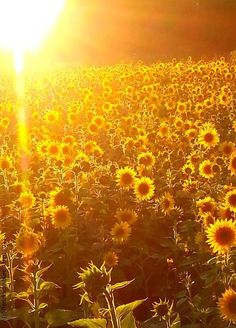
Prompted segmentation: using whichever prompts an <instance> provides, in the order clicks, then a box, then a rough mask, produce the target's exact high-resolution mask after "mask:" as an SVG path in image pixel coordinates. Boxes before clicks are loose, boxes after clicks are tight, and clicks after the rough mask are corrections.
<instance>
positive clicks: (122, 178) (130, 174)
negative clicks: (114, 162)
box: [116, 166, 136, 189]
mask: <svg viewBox="0 0 236 328" xmlns="http://www.w3.org/2000/svg"><path fill="white" fill-rule="evenodd" d="M135 177H136V172H135V170H134V169H132V168H131V167H128V166H125V167H124V168H121V169H118V170H116V181H117V184H118V185H119V186H120V187H122V188H125V189H129V188H130V187H132V186H133V184H134V181H135Z"/></svg>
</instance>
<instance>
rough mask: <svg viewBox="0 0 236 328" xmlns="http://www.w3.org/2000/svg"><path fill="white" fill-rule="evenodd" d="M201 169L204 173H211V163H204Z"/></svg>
mask: <svg viewBox="0 0 236 328" xmlns="http://www.w3.org/2000/svg"><path fill="white" fill-rule="evenodd" d="M203 171H204V173H205V174H211V173H212V167H211V165H205V166H204V169H203Z"/></svg>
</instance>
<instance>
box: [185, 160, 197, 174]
mask: <svg viewBox="0 0 236 328" xmlns="http://www.w3.org/2000/svg"><path fill="white" fill-rule="evenodd" d="M194 171H195V167H194V165H193V164H192V163H191V162H187V163H185V164H184V166H183V167H182V172H183V173H184V174H187V175H191V174H193V173H194Z"/></svg>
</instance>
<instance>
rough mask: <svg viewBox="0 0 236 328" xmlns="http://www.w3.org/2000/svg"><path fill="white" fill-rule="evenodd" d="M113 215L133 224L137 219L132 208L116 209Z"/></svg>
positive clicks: (119, 219)
mask: <svg viewBox="0 0 236 328" xmlns="http://www.w3.org/2000/svg"><path fill="white" fill-rule="evenodd" d="M115 217H116V218H117V219H118V221H123V222H124V221H125V222H128V223H129V224H130V225H132V224H134V223H135V222H136V221H137V219H138V215H137V213H136V212H135V211H134V210H131V209H127V208H125V209H123V210H122V209H118V210H117V211H116V214H115Z"/></svg>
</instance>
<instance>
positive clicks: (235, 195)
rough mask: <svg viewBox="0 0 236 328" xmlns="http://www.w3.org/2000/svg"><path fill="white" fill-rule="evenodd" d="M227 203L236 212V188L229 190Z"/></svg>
mask: <svg viewBox="0 0 236 328" xmlns="http://www.w3.org/2000/svg"><path fill="white" fill-rule="evenodd" d="M225 203H226V206H228V208H229V209H230V210H231V211H232V212H234V213H236V189H234V190H230V191H228V192H227V194H226V195H225Z"/></svg>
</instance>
